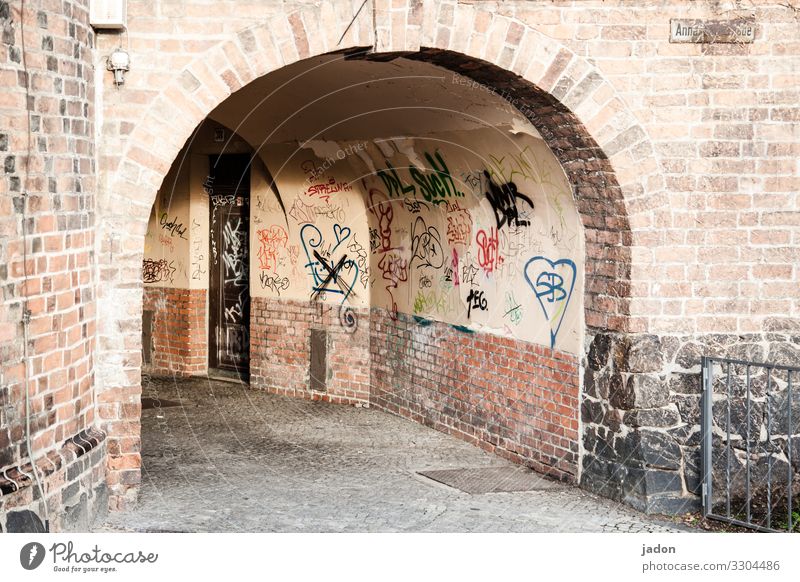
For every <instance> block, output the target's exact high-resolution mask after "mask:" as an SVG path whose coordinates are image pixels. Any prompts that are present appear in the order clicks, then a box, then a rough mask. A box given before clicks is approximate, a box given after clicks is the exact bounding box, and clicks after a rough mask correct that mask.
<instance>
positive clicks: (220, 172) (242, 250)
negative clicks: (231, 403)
mask: <svg viewBox="0 0 800 582" xmlns="http://www.w3.org/2000/svg"><path fill="white" fill-rule="evenodd" d="M209 165H210V171H209V180H208V186H209V208H210V212H211V217H210V228H211V236H210V244H211V249H210V256H211V271H210V277H211V278H210V281H209V321H208V323H209V334H208V343H209V350H208V357H209V362H208V367H209V370H210V371H211V372H212V373H214V372H217V373H222V374H223V375H232V376H236V377H238V378H240V379H242V380H247V379H248V376H249V372H250V334H249V325H250V277H249V272H248V270H249V269H248V266H249V257H248V246H249V240H250V236H249V220H250V156H248V155H229V154H225V155H219V156H210V158H209Z"/></svg>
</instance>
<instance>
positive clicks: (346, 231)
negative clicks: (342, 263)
mask: <svg viewBox="0 0 800 582" xmlns="http://www.w3.org/2000/svg"><path fill="white" fill-rule="evenodd" d="M333 235H334V236H335V237H336V246H334V247H333V248H332V249H331V252H333V251H335V250H336V247H338V246H339V245H340V244H342V243H343V242H344V241H346V240H347V239H348V237H349V236H350V227H349V226H342V225H341V224H334V225H333Z"/></svg>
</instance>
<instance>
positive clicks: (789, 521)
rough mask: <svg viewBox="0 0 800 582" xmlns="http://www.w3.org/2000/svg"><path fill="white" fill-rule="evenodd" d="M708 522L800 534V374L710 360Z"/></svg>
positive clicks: (706, 385)
mask: <svg viewBox="0 0 800 582" xmlns="http://www.w3.org/2000/svg"><path fill="white" fill-rule="evenodd" d="M702 368H703V414H702V454H703V515H704V516H706V517H710V518H713V519H718V520H722V521H726V522H729V523H731V524H735V525H739V526H744V527H749V528H753V529H757V530H761V531H800V508H798V507H797V505H798V501H797V498H798V493H799V492H800V478H798V475H797V473H798V471H799V470H800V426H798V425H800V397H799V395H798V394H797V390H796V388H797V385H798V382H800V368H795V367H790V366H780V365H773V364H765V363H757V362H746V361H742V360H734V359H727V358H713V357H704V358H703V361H702Z"/></svg>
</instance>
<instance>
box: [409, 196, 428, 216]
mask: <svg viewBox="0 0 800 582" xmlns="http://www.w3.org/2000/svg"><path fill="white" fill-rule="evenodd" d="M403 205H404V206H405V207H406V210H408V211H409V212H410V213H411V214H419V213H420V212H422V210H423V209H425V210H428V209H429V208H430V206H429V205H428V204H426V203H425V202H423V201H422V200H417V199H416V198H404V199H403Z"/></svg>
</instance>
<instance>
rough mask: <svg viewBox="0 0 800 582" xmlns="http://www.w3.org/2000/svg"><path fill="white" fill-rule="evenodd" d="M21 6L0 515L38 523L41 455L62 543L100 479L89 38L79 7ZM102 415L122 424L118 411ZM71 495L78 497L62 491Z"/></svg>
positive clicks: (7, 84) (10, 59)
mask: <svg viewBox="0 0 800 582" xmlns="http://www.w3.org/2000/svg"><path fill="white" fill-rule="evenodd" d="M21 5H22V3H20V2H7V1H0V30H2V38H1V39H0V87H2V91H1V94H0V159H2V160H3V169H2V172H1V173H0V362H2V366H0V475H5V477H4V479H3V481H4V482H3V484H2V485H0V515H4V513H5V512H7V511H11V508H14V511H19V512H23V513H22V514H20V515H28V514H25V513H24V512H27V511H31V512H32V514H36V515H38V518H37V519H39V520H43V519H44V513H45V512H44V507H43V505H42V503H41V502H40V500H39V492H38V490H36V487H35V486H34V485H33V481H32V479H31V476H32V467H31V453H33V455H34V457H35V459H36V466H37V467H39V473H40V476H41V477H42V481H43V489H44V495H45V498H46V499H47V505H48V506H49V507H50V511H51V514H52V515H53V516H54V521H53V524H52V526H53V528H54V529H59V528H68V527H73V526H74V527H80V525H74V524H70V523H67V522H64V521H62V520H61V519H60V517H59V515H61V514H63V513H65V512H66V513H69V512H73V513H74V512H75V511H77V512H81V511H84V509H85V510H86V511H89V509H90V508H89V506H88V505H86V503H88V501H87V500H88V499H89V498H90V497H91V498H94V493H93V491H94V490H95V486H98V485H100V484H102V482H103V475H104V474H105V466H104V455H105V445H104V444H103V443H104V441H103V439H104V435H103V434H102V433H99V432H98V433H95V432H94V429H93V428H92V427H93V425H94V424H95V423H96V418H95V404H96V403H97V400H96V395H95V393H94V349H95V344H96V337H95V317H96V314H95V290H96V287H95V285H96V281H95V274H94V273H95V267H96V265H95V253H96V247H95V242H96V239H95V236H94V226H95V214H94V208H95V183H96V178H95V173H96V168H95V158H94V154H95V143H94V111H95V101H94V97H95V95H94V73H93V65H92V57H93V46H94V33H93V32H92V30H91V28H90V27H89V25H88V2H87V1H85V0H64V1H59V2H26V3H24V7H25V11H24V13H21V12H20V9H21ZM25 257H27V260H26V258H25ZM26 311H27V312H28V313H29V317H30V321H29V324H25V323H24V321H25V319H26ZM26 327H27V336H28V337H27V352H26V350H25V348H26V346H25V333H26V329H25V328H26ZM26 366H27V372H28V375H27V376H28V382H27V384H26V382H25V378H26V373H25V371H26V370H25V368H26ZM26 391H27V393H28V395H29V398H30V426H31V444H32V451H29V450H28V447H27V442H26V438H25V418H26V398H25V393H26ZM106 405H107V406H109V407H111V408H113V409H114V415H117V414H118V412H119V409H118V406H119V405H118V403H116V402H108V403H107V404H106ZM137 414H138V413H137ZM87 431H91V432H92V434H94V436H93V437H92V439H91V445H87V444H86V442H84V441H83V440H82V438H81V435H84V437H85V436H86V435H87V434H89V433H88V432H87ZM73 441H74V442H73ZM76 442H77V443H81V442H82V443H83V446H84V447H85V448H81V449H80V454H81V455H83V453H84V452H88V451H89V450H91V449H96V452H93V453H92V454H91V455H87V458H88V457H89V456H91V458H92V461H91V462H90V463H88V464H87V462H86V461H85V459H81V461H80V463H81V466H82V467H83V469H81V471H78V470H77V469H75V468H74V467H75V462H76V461H75V459H76V455H77V454H78V453H77V452H76V451H77V449H75V446H77V445H76V444H75V443H76ZM90 465H91V468H90ZM136 466H137V467H138V459H137V465H136ZM84 469H85V470H86V471H88V472H84ZM78 473H80V475H79V474H78ZM26 474H27V476H26ZM73 481H75V482H76V483H77V482H78V481H80V482H81V485H80V486H79V487H71V488H69V491H66V489H65V486H66V485H69V484H71V483H72V482H73ZM76 495H77V497H76ZM82 499H83V500H82ZM102 504H103V503H100V505H102ZM78 505H80V506H81V507H83V509H74V508H75V507H77V506H78ZM91 511H94V509H92V510H91ZM8 519H11V514H10V513H9V514H8ZM81 519H83V518H81ZM5 526H6V528H10V526H9V523H8V522H6V523H5Z"/></svg>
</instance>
